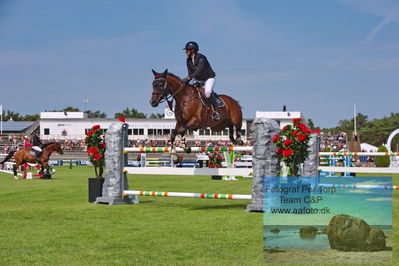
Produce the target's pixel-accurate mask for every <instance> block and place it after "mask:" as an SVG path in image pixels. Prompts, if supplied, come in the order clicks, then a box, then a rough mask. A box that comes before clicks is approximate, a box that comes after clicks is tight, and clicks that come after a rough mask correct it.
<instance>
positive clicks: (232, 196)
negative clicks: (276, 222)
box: [122, 190, 252, 200]
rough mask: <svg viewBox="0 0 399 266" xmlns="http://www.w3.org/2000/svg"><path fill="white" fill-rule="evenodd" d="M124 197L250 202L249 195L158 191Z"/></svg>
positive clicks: (126, 193) (129, 192)
mask: <svg viewBox="0 0 399 266" xmlns="http://www.w3.org/2000/svg"><path fill="white" fill-rule="evenodd" d="M122 195H124V196H127V195H135V196H151V197H182V198H201V199H233V200H234V199H235V200H250V199H252V196H251V195H242V194H208V193H188V192H159V191H139V190H125V191H123V194H122Z"/></svg>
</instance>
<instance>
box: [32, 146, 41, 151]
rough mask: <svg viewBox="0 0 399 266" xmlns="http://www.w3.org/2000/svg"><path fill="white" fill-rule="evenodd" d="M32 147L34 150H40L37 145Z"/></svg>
mask: <svg viewBox="0 0 399 266" xmlns="http://www.w3.org/2000/svg"><path fill="white" fill-rule="evenodd" d="M32 149H34V150H35V151H39V152H42V149H40V147H39V146H33V147H32Z"/></svg>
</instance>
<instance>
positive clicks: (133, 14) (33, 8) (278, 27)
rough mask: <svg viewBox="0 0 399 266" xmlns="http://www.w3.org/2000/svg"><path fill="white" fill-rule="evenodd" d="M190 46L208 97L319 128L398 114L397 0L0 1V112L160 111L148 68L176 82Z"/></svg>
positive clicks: (249, 113)
mask: <svg viewBox="0 0 399 266" xmlns="http://www.w3.org/2000/svg"><path fill="white" fill-rule="evenodd" d="M190 40H195V41H197V42H198V43H199V44H200V52H202V53H204V54H205V55H206V56H207V57H208V59H209V61H210V62H211V65H212V67H213V68H214V70H215V72H216V75H217V76H216V87H215V88H216V91H217V92H218V93H221V94H224V93H225V94H229V95H231V96H233V97H234V98H236V99H238V100H239V101H240V103H241V105H242V106H243V107H244V116H245V117H246V118H252V117H254V114H255V112H256V111H257V110H263V111H279V110H281V108H282V106H283V105H284V104H286V105H287V108H288V110H291V111H302V112H303V114H304V115H305V117H306V118H312V119H313V120H314V121H315V123H316V125H319V126H321V127H329V126H334V125H336V123H337V122H338V121H339V120H341V119H347V118H350V117H351V116H352V113H353V104H354V103H356V104H357V109H358V111H359V112H361V113H363V114H366V115H368V116H369V118H380V117H383V116H389V115H390V113H391V112H398V111H399V108H398V107H397V106H398V99H399V88H398V86H399V85H398V84H399V0H330V1H319V0H287V1H278V0H273V1H272V0H251V1H245V0H235V1H234V0H218V1H211V0H205V1H197V2H187V1H180V0H169V1H156V0H153V1H128V0H119V1H112V0H88V1H66V0H60V1H52V0H37V1H33V0H2V1H0V86H1V87H0V88H1V93H0V95H1V96H0V104H3V106H4V108H5V109H12V110H14V111H17V112H19V113H22V114H31V113H38V112H40V111H44V110H46V109H47V110H50V109H62V108H64V107H66V106H76V107H79V108H81V109H83V108H84V103H83V99H84V97H85V96H86V97H87V98H88V99H89V102H88V104H87V109H90V110H102V111H104V112H106V113H107V114H108V115H109V116H113V114H114V113H115V112H118V111H121V110H122V109H123V108H125V107H129V108H136V109H138V110H140V111H143V112H146V113H152V112H154V113H157V112H163V107H158V108H152V107H151V106H150V105H149V103H148V101H149V98H150V94H151V82H152V79H153V76H152V73H151V68H154V69H155V70H157V71H163V70H164V69H165V68H168V69H169V70H170V71H171V72H173V73H175V74H176V75H178V76H181V77H184V76H185V75H186V72H187V70H186V66H185V54H184V52H183V51H182V50H181V49H182V48H183V47H184V45H185V43H186V42H187V41H190Z"/></svg>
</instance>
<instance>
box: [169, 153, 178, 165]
mask: <svg viewBox="0 0 399 266" xmlns="http://www.w3.org/2000/svg"><path fill="white" fill-rule="evenodd" d="M171 159H172V162H173V163H174V164H178V163H179V162H180V160H179V156H177V154H176V153H175V154H172V156H171Z"/></svg>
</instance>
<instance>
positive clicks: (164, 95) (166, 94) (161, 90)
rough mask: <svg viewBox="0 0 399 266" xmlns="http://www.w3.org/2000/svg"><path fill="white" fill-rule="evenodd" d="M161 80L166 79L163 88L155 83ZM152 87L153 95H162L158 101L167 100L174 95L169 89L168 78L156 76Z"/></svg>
mask: <svg viewBox="0 0 399 266" xmlns="http://www.w3.org/2000/svg"><path fill="white" fill-rule="evenodd" d="M159 81H164V85H163V88H158V85H157V84H155V83H159ZM155 86H156V87H155ZM152 88H153V89H154V91H153V92H152V96H160V97H159V100H158V103H162V102H164V101H167V100H168V99H169V98H170V97H172V95H171V93H170V91H169V90H167V88H168V80H167V79H166V78H160V77H158V78H155V79H154V81H153V82H152ZM150 101H151V100H150Z"/></svg>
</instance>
